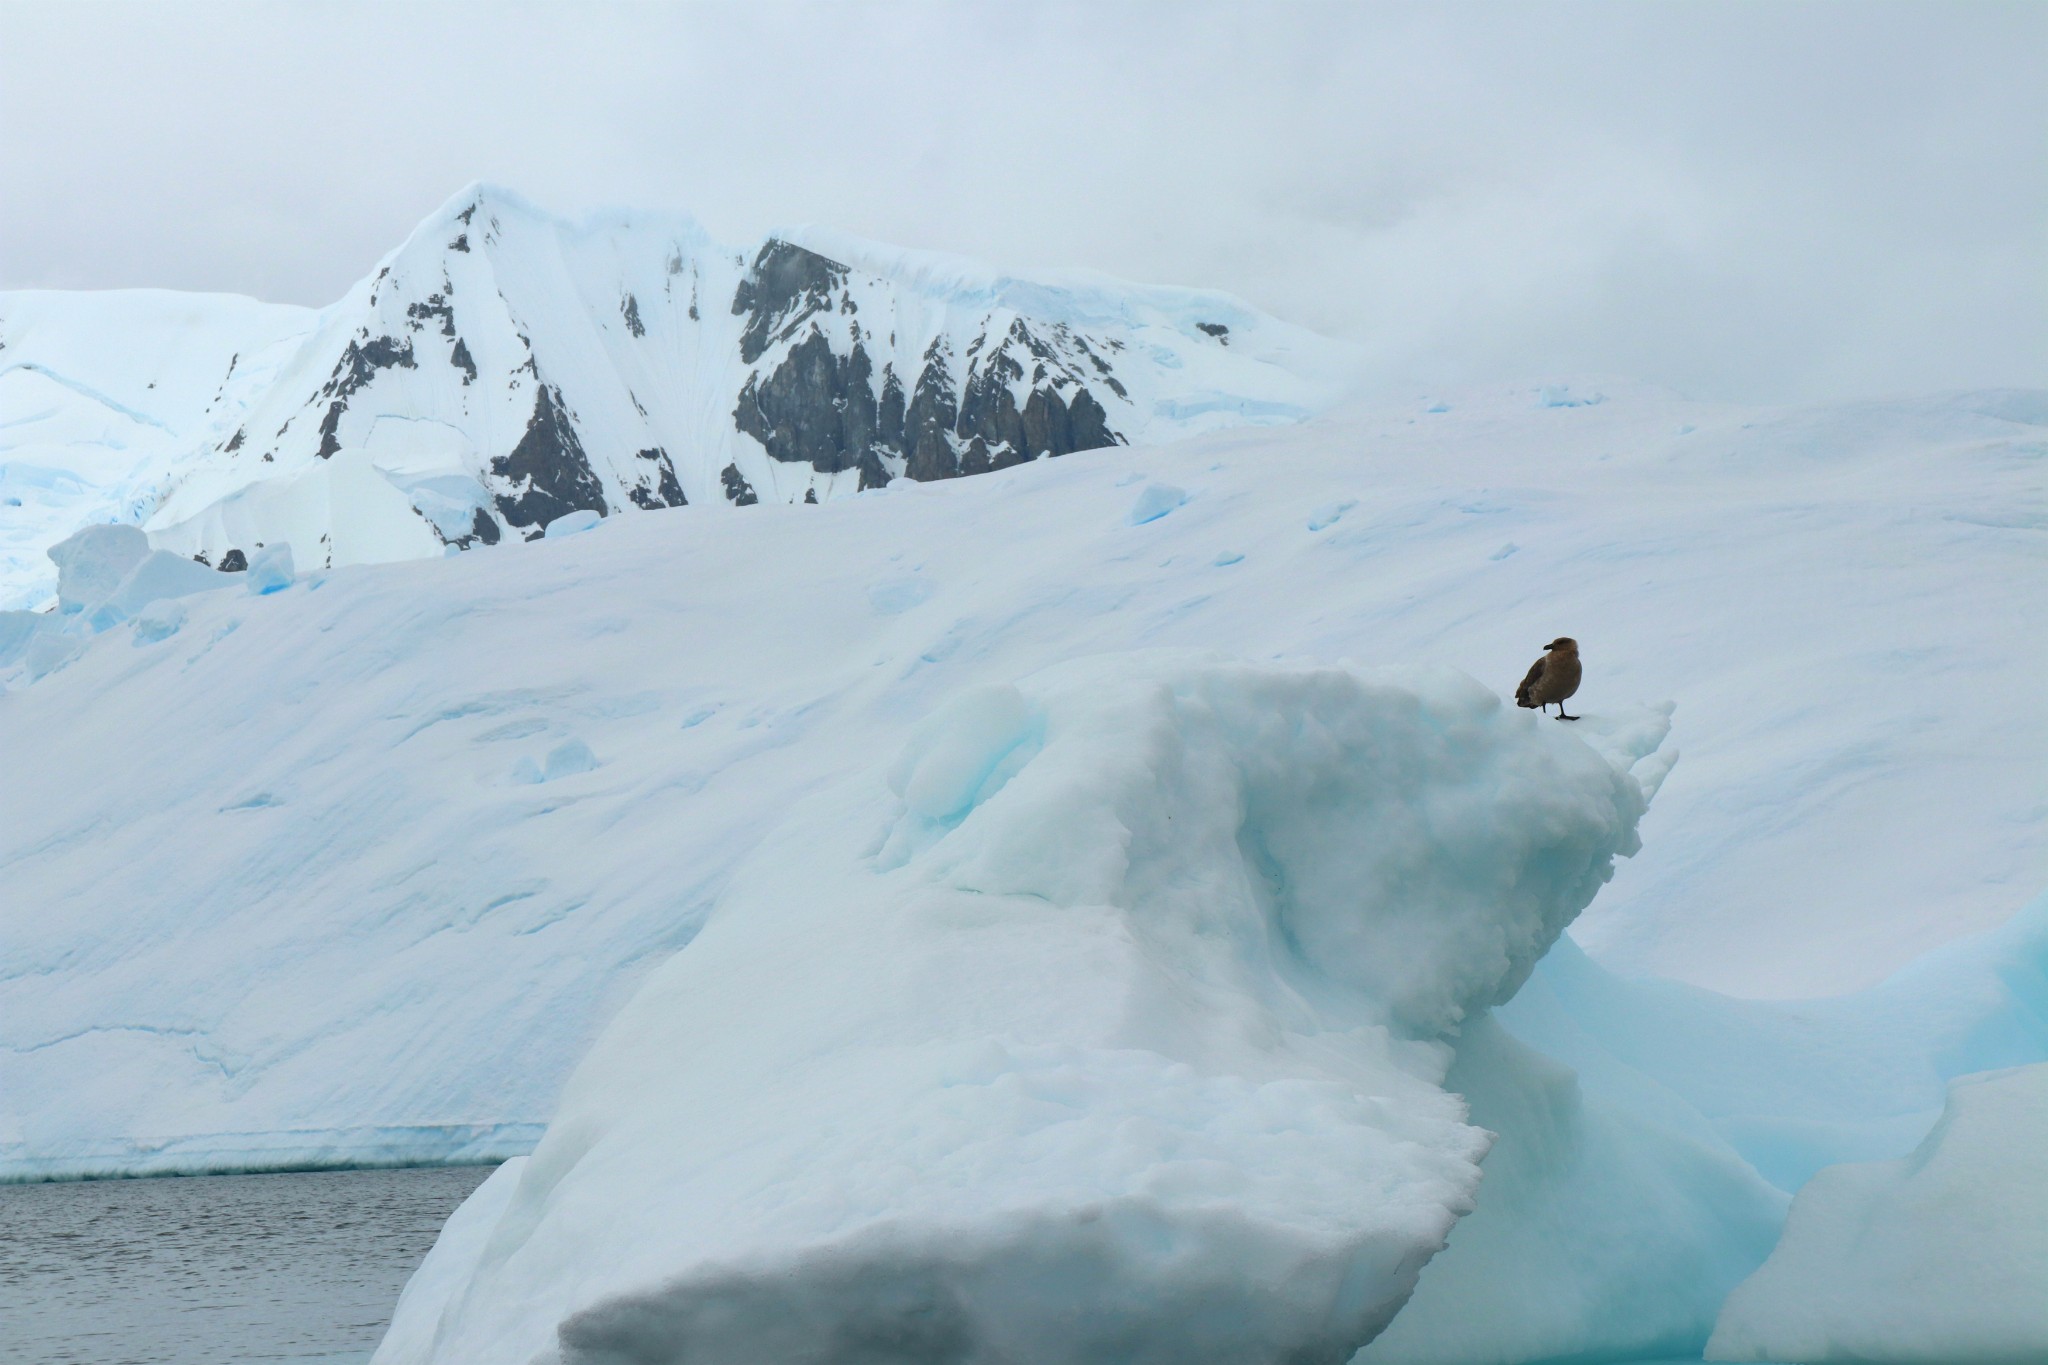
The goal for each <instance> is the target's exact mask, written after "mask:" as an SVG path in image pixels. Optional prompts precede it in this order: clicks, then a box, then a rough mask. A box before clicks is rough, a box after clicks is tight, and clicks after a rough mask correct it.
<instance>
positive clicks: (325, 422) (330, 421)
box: [317, 398, 348, 460]
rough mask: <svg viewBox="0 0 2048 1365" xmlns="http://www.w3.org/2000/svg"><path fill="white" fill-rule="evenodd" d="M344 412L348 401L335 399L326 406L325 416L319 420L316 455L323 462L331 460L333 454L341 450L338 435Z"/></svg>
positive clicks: (346, 409)
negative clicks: (318, 441)
mask: <svg viewBox="0 0 2048 1365" xmlns="http://www.w3.org/2000/svg"><path fill="white" fill-rule="evenodd" d="M346 411H348V400H347V399H346V398H337V399H335V400H334V401H333V402H332V403H329V404H328V405H327V415H326V416H325V417H322V418H321V419H320V449H319V451H318V452H317V453H318V454H319V456H320V458H321V459H323V460H327V459H332V458H333V457H334V453H335V452H336V451H338V450H340V449H341V437H340V435H339V434H338V433H339V432H340V430H341V414H342V413H344V412H346Z"/></svg>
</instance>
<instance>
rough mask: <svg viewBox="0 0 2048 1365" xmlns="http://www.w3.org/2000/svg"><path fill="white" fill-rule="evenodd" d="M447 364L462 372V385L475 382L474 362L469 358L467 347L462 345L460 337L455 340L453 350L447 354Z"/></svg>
mask: <svg viewBox="0 0 2048 1365" xmlns="http://www.w3.org/2000/svg"><path fill="white" fill-rule="evenodd" d="M448 363H449V364H451V365H453V366H454V367H455V368H456V369H458V370H460V371H462V382H463V384H464V385H469V384H474V383H475V382H476V361H475V360H473V359H471V358H470V354H469V347H468V346H466V345H464V344H463V340H462V338H461V337H457V338H455V349H454V351H453V352H451V353H450V354H449V356H448Z"/></svg>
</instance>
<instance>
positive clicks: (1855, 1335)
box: [1707, 1063, 2048, 1365]
mask: <svg viewBox="0 0 2048 1365" xmlns="http://www.w3.org/2000/svg"><path fill="white" fill-rule="evenodd" d="M2044 1133H2048V1063H2037V1064H2035V1065H2033V1066H2025V1067H2018V1068H2014V1069H2011V1070H2005V1071H1992V1072H1986V1073H1983V1074H1980V1075H1974V1076H1967V1077H1964V1078H1962V1079H1960V1080H1958V1081H1956V1082H1955V1084H1954V1085H1953V1086H1951V1087H1950V1089H1949V1097H1948V1106H1947V1108H1946V1110H1945V1111H1944V1112H1943V1113H1942V1116H1941V1122H1940V1123H1938V1124H1936V1125H1935V1127H1934V1130H1933V1131H1932V1132H1930V1133H1929V1134H1928V1135H1927V1137H1926V1139H1925V1140H1924V1141H1922V1142H1921V1144H1920V1145H1919V1147H1918V1148H1916V1149H1915V1150H1914V1151H1913V1152H1912V1153H1911V1154H1910V1155H1909V1156H1906V1157H1902V1158H1900V1159H1898V1160H1896V1161H1884V1162H1876V1163H1871V1164H1866V1165H1847V1166H1830V1167H1829V1168H1827V1169H1826V1170H1824V1171H1822V1172H1821V1173H1820V1174H1819V1175H1816V1176H1815V1177H1814V1178H1813V1179H1812V1180H1811V1181H1809V1182H1808V1183H1807V1185H1806V1188H1804V1189H1802V1190H1801V1191H1800V1192H1799V1197H1798V1198H1797V1199H1796V1200H1794V1201H1793V1204H1792V1214H1791V1217H1790V1219H1789V1220H1788V1221H1787V1222H1786V1225H1785V1236H1784V1240H1783V1241H1781V1242H1780V1243H1779V1244H1778V1249H1777V1250H1776V1251H1774V1252H1772V1253H1771V1258H1770V1260H1768V1261H1766V1262H1765V1263H1764V1266H1763V1268H1762V1269H1761V1270H1759V1271H1757V1272H1756V1274H1755V1275H1753V1276H1752V1277H1750V1278H1749V1279H1748V1280H1746V1281H1745V1282H1744V1283H1743V1284H1742V1285H1741V1286H1739V1287H1738V1288H1737V1289H1736V1290H1735V1292H1734V1293H1733V1294H1731V1295H1730V1296H1729V1298H1728V1302H1727V1306H1726V1307H1725V1308H1723V1309H1722V1311H1721V1320H1720V1323H1719V1324H1718V1325H1717V1326H1716V1327H1715V1329H1714V1336H1713V1339H1712V1340H1711V1341H1710V1342H1709V1343H1708V1345H1707V1358H1708V1359H1709V1360H1750V1361H1755V1360H1797V1361H1802V1362H1813V1363H1814V1365H1822V1363H1823V1362H1835V1361H1841V1362H1857V1363H1858V1365H1880V1363H1882V1365H1951V1362H1955V1361H1972V1362H1977V1361H1982V1362H1989V1363H1992V1365H2003V1363H2004V1362H2012V1365H2019V1363H2020V1362H2025V1361H2038V1360H2048V1147H2044V1145H2043V1142H2042V1135H2043V1134H2044Z"/></svg>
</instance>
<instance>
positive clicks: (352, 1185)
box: [0, 1166, 1679, 1365]
mask: <svg viewBox="0 0 2048 1365" xmlns="http://www.w3.org/2000/svg"><path fill="white" fill-rule="evenodd" d="M489 1174H490V1168H489V1167H483V1166H464V1167H456V1168H452V1169H420V1170H404V1171H313V1172H302V1173H295V1174H289V1175H217V1176H192V1177H184V1178H166V1179H156V1180H94V1181H85V1182H75V1183H59V1184H48V1185H0V1365H284V1362H290V1365H364V1362H367V1361H368V1360H369V1358H370V1353H371V1352H372V1351H374V1350H375V1349H376V1346H377V1342H378V1340H379V1338H381V1337H382V1336H383V1335H384V1328H385V1325H386V1324H387V1323H388V1322H389V1321H390V1320H391V1310H392V1308H393V1307H394V1306H395V1305H396V1304H397V1302H398V1291H399V1290H400V1289H402V1288H404V1287H405V1281H406V1277H407V1276H409V1275H411V1274H412V1272H413V1270H414V1268H415V1267H417V1266H418V1265H419V1263H420V1261H421V1259H422V1258H423V1257H425V1256H426V1254H427V1249H428V1248H429V1247H431V1246H432V1245H433V1244H434V1238H435V1236H436V1235H437V1234H438V1233H439V1232H440V1230H441V1224H442V1223H443V1222H445V1221H446V1220H447V1218H448V1215H449V1214H450V1213H453V1212H454V1211H455V1206H456V1205H457V1204H460V1203H461V1202H462V1201H463V1200H464V1199H466V1198H467V1197H468V1196H469V1192H470V1191H471V1190H473V1189H475V1188H476V1187H477V1186H478V1185H480V1184H482V1183H483V1179H484V1177H485V1176H487V1175H489ZM1643 1365H1665V1363H1664V1362H1654V1363H1653V1362H1643ZM1671 1365H1679V1363H1678V1362H1672V1363H1671Z"/></svg>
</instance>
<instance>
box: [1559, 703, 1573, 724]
mask: <svg viewBox="0 0 2048 1365" xmlns="http://www.w3.org/2000/svg"><path fill="white" fill-rule="evenodd" d="M1557 718H1558V719H1559V720H1577V719H1578V717H1577V716H1568V715H1566V714H1565V713H1564V703H1563V702H1559V703H1558V704H1557Z"/></svg>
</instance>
